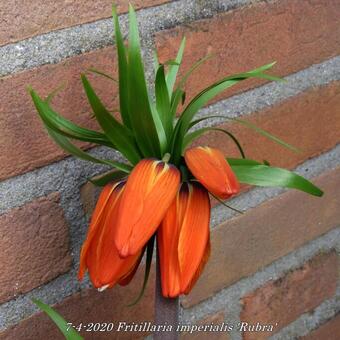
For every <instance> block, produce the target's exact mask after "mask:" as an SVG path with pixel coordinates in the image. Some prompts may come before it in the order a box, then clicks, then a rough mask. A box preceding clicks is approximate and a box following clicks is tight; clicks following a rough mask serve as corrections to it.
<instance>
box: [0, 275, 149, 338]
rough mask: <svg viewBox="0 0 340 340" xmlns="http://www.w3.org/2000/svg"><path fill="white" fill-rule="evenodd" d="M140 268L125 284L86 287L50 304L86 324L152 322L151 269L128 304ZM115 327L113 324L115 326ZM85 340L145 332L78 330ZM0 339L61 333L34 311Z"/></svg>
mask: <svg viewBox="0 0 340 340" xmlns="http://www.w3.org/2000/svg"><path fill="white" fill-rule="evenodd" d="M141 269H142V268H140V269H139V270H138V275H137V277H136V278H134V279H133V281H132V282H131V283H130V284H129V285H128V286H126V287H114V288H113V289H108V290H105V291H104V292H101V293H100V292H98V291H97V290H94V289H88V290H85V291H82V292H80V293H77V294H75V295H73V296H71V297H69V298H66V299H65V300H64V301H63V302H61V303H60V304H59V305H57V306H54V308H56V310H57V311H58V312H59V313H60V314H61V315H63V317H64V318H65V320H67V321H68V322H72V323H73V324H74V325H79V324H80V323H82V324H83V325H87V324H88V323H91V322H92V323H96V322H100V323H103V322H107V323H110V322H113V323H114V324H115V327H117V324H118V322H120V321H125V322H130V323H132V322H135V323H140V322H148V321H150V322H152V321H153V319H154V316H153V313H154V310H153V308H154V307H153V303H154V271H153V272H152V275H151V277H150V281H149V285H148V288H147V290H146V292H145V295H144V297H143V299H142V300H141V301H140V302H139V303H138V304H137V305H135V306H133V307H128V306H127V305H128V304H129V303H131V302H132V301H133V300H134V299H135V298H136V296H137V295H138V294H139V291H140V288H141V285H142V279H143V277H142V276H143V271H142V270H141ZM115 329H116V328H115ZM81 334H82V335H83V336H84V337H85V339H86V340H102V339H139V338H141V337H142V336H144V335H146V334H145V333H141V332H139V333H137V332H134V333H132V332H125V333H123V332H85V331H83V332H81ZM0 339H1V340H12V339H15V340H28V339H54V340H59V339H60V340H62V339H64V337H63V336H62V335H61V333H59V330H58V329H57V328H56V327H55V326H54V325H53V323H52V322H51V321H50V320H49V319H48V318H47V317H46V316H45V315H44V314H42V313H37V314H35V315H33V316H31V317H30V318H28V319H26V320H24V321H21V322H20V323H19V324H17V325H15V326H13V327H11V328H9V329H7V330H5V331H4V332H3V333H0Z"/></svg>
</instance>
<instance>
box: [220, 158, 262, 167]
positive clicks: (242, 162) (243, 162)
mask: <svg viewBox="0 0 340 340" xmlns="http://www.w3.org/2000/svg"><path fill="white" fill-rule="evenodd" d="M227 161H228V163H229V165H230V166H231V167H232V166H236V165H261V163H260V162H258V161H254V160H252V159H247V158H229V157H228V158H227Z"/></svg>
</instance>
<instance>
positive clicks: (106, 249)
mask: <svg viewBox="0 0 340 340" xmlns="http://www.w3.org/2000/svg"><path fill="white" fill-rule="evenodd" d="M123 188H124V183H122V182H121V183H117V184H116V185H114V187H113V191H112V192H110V194H109V195H108V196H109V197H108V200H106V201H105V200H103V201H102V200H100V199H99V201H98V204H99V203H106V204H105V207H104V209H103V210H102V211H101V213H100V214H98V215H97V214H95V213H94V215H93V218H92V221H93V223H97V226H95V227H93V225H92V224H91V226H92V228H91V227H90V230H89V235H88V238H87V240H86V242H85V244H84V246H83V249H82V261H83V262H84V264H83V267H84V268H85V269H86V267H87V268H88V270H89V275H90V279H91V281H92V283H93V285H94V286H95V287H97V288H102V287H112V286H113V285H115V284H116V283H117V282H119V281H120V280H122V279H123V278H125V277H126V276H127V275H130V274H131V272H132V271H133V270H134V268H135V267H136V266H138V264H139V262H140V255H141V254H140V253H139V254H136V255H135V256H130V257H128V258H126V259H121V258H120V257H119V255H118V251H117V249H116V248H115V246H114V235H115V228H116V223H115V222H116V219H117V218H116V217H117V213H118V208H119V203H120V200H121V197H122V192H123ZM104 194H105V193H104ZM104 194H103V195H104ZM98 204H97V205H98ZM97 217H98V218H97ZM136 269H137V268H136ZM131 278H132V274H131Z"/></svg>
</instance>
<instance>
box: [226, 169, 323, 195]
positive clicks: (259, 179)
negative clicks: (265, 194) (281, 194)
mask: <svg viewBox="0 0 340 340" xmlns="http://www.w3.org/2000/svg"><path fill="white" fill-rule="evenodd" d="M231 167H232V169H233V171H234V173H235V175H236V176H237V178H238V180H239V181H240V182H241V183H246V184H251V185H257V186H264V187H283V188H292V189H297V190H301V191H304V192H306V193H309V194H311V195H314V196H322V195H323V192H322V191H321V190H320V189H319V188H318V187H316V186H315V185H314V184H313V183H311V182H310V181H308V180H307V179H305V178H303V177H301V176H299V175H297V174H295V173H294V172H291V171H289V170H286V169H281V168H275V167H270V166H267V165H233V164H231Z"/></svg>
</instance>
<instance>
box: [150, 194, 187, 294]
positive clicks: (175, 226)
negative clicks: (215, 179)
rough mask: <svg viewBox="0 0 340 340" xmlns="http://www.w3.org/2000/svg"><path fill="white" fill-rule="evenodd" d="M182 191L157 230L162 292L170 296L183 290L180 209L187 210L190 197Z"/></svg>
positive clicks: (181, 215)
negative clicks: (179, 243) (179, 254)
mask: <svg viewBox="0 0 340 340" xmlns="http://www.w3.org/2000/svg"><path fill="white" fill-rule="evenodd" d="M181 192H182V190H181V191H180V193H179V194H178V195H177V197H176V199H174V200H173V202H172V204H171V206H170V207H169V209H168V211H167V212H166V214H165V216H164V219H163V221H162V224H161V226H160V227H159V229H158V231H157V245H158V254H159V260H160V270H161V285H162V294H163V296H164V297H168V298H172V297H176V296H178V295H179V294H180V292H181V272H180V267H179V260H178V240H179V233H180V227H181V222H180V221H181V219H182V217H183V213H182V214H180V212H179V210H182V211H183V210H184V211H185V207H186V204H187V198H188V195H185V194H183V193H181Z"/></svg>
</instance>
